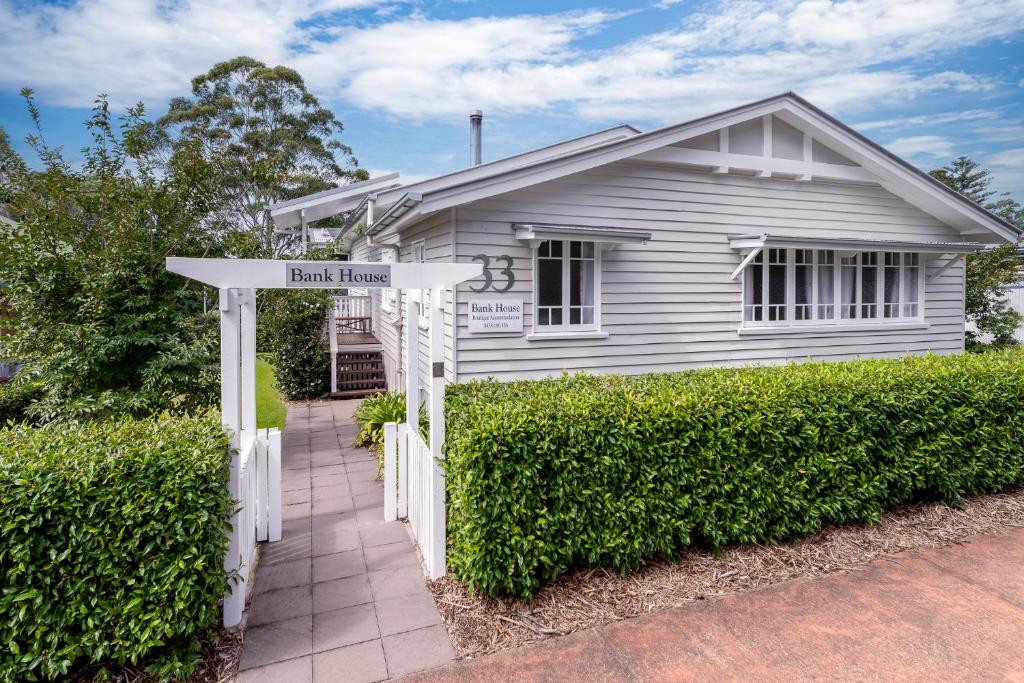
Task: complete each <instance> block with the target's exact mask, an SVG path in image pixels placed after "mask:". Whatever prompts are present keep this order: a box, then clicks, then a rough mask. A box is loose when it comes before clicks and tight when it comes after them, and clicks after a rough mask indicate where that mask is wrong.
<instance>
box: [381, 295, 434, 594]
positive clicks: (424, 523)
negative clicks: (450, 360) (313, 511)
mask: <svg viewBox="0 0 1024 683" xmlns="http://www.w3.org/2000/svg"><path fill="white" fill-rule="evenodd" d="M444 292H445V290H444V289H441V288H436V289H433V290H431V293H430V302H429V304H428V306H429V309H430V310H429V313H430V315H429V319H430V361H431V367H430V370H431V372H430V378H431V379H430V393H429V405H428V409H429V410H428V412H429V414H430V439H429V445H428V443H427V442H424V440H423V438H422V437H421V436H420V430H419V393H420V382H419V316H420V302H419V300H418V298H419V297H415V298H414V297H412V296H410V297H409V299H408V302H407V306H406V311H405V313H406V321H405V328H406V330H408V331H409V341H408V343H407V344H406V372H405V374H406V380H407V385H406V390H405V415H406V422H403V423H402V424H398V425H396V424H395V423H393V422H391V423H388V424H387V425H385V427H384V520H385V521H388V522H390V521H393V520H395V519H397V518H398V517H408V518H409V526H410V527H411V529H412V533H413V536H414V537H415V538H416V543H417V544H418V545H419V547H420V553H422V555H423V560H424V562H425V563H426V565H427V570H428V571H429V572H430V578H432V579H438V578H440V577H442V576H444V574H445V545H446V542H447V541H446V527H445V525H446V524H447V518H446V508H445V488H444V459H443V458H444V456H443V447H444V325H443V322H444V318H443V312H444Z"/></svg>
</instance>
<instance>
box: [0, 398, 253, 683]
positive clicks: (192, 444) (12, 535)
mask: <svg viewBox="0 0 1024 683" xmlns="http://www.w3.org/2000/svg"><path fill="white" fill-rule="evenodd" d="M227 479H228V439H227V437H226V435H225V434H224V431H223V429H222V428H221V426H220V421H219V418H218V416H217V415H216V414H214V413H212V412H211V413H208V414H204V415H201V416H196V417H187V418H175V417H171V416H169V415H166V414H164V415H162V416H158V417H154V418H152V419H149V420H136V419H132V418H125V419H122V420H119V421H117V420H107V421H102V422H100V421H94V422H87V423H84V424H81V425H76V426H72V425H70V424H63V425H61V426H57V425H48V426H43V427H30V426H28V425H25V424H20V425H15V426H13V427H10V428H7V429H3V430H0V538H2V539H3V542H2V543H0V643H3V647H0V681H15V680H18V681H20V680H37V679H50V678H57V677H61V676H63V675H64V674H66V673H67V672H69V671H74V670H77V669H80V668H82V667H84V666H88V665H91V664H95V663H99V662H116V663H119V664H124V663H130V664H137V663H139V662H141V661H142V660H143V659H146V660H147V661H150V660H153V661H155V663H154V664H152V668H151V671H152V672H153V673H156V674H157V675H158V676H162V677H167V676H170V675H173V676H176V677H178V676H183V675H187V674H188V672H189V671H190V669H191V668H193V667H194V664H195V657H196V653H197V652H198V648H197V647H196V633H197V631H198V630H199V629H202V628H203V627H206V626H209V625H211V624H213V623H214V622H215V621H216V620H217V618H218V615H219V606H218V602H219V600H220V599H221V598H222V597H223V595H224V592H225V590H226V588H227V585H228V583H227V581H228V578H227V577H226V576H225V573H224V571H223V569H222V567H223V561H224V553H225V551H226V549H227V541H226V536H225V529H226V527H227V525H228V518H229V514H230V512H231V510H232V507H233V505H232V501H231V499H230V497H229V495H228V491H227Z"/></svg>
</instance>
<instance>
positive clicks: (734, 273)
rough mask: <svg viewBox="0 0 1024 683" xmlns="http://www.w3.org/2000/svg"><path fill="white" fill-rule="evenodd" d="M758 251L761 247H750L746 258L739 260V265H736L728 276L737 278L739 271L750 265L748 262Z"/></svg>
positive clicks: (754, 257)
mask: <svg viewBox="0 0 1024 683" xmlns="http://www.w3.org/2000/svg"><path fill="white" fill-rule="evenodd" d="M760 253H761V247H754V248H753V249H751V250H750V253H749V254H747V256H746V258H744V259H743V260H742V261H741V262H740V265H738V266H736V270H734V271H732V275H730V276H729V277H730V278H732V279H733V280H735V279H736V278H738V277H739V276H740V273H742V272H743V270H744V269H745V268H746V267H747V266H749V265H750V262H751V261H753V260H754V259H756V258H757V255H758V254H760Z"/></svg>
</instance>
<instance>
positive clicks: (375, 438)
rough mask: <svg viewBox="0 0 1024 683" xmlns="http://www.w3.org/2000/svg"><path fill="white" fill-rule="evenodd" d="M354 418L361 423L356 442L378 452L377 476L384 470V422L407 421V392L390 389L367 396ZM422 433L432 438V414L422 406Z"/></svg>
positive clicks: (420, 425) (425, 436) (425, 439)
mask: <svg viewBox="0 0 1024 683" xmlns="http://www.w3.org/2000/svg"><path fill="white" fill-rule="evenodd" d="M352 418H353V419H354V420H355V421H356V424H358V425H359V435H358V436H357V437H356V443H358V444H360V445H363V446H369V447H370V449H371V450H373V451H376V453H377V476H378V477H379V476H380V475H381V473H382V472H383V471H384V452H383V449H384V423H386V422H405V394H400V393H398V392H394V391H389V392H387V393H383V394H373V395H371V396H367V397H366V398H364V399H363V400H362V402H361V403H360V404H359V407H358V408H356V410H355V413H353V415H352ZM419 428H420V435H421V436H422V437H423V440H424V441H427V440H429V438H430V415H429V414H428V413H427V411H426V408H425V407H424V406H422V405H421V406H420V424H419Z"/></svg>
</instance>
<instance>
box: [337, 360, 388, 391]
mask: <svg viewBox="0 0 1024 683" xmlns="http://www.w3.org/2000/svg"><path fill="white" fill-rule="evenodd" d="M337 363H338V381H337V387H336V389H337V390H336V391H332V392H331V398H362V397H364V396H370V395H371V394H382V393H384V392H385V391H387V384H386V381H385V379H384V359H383V357H381V353H380V351H345V350H343V349H338V355H337Z"/></svg>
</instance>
